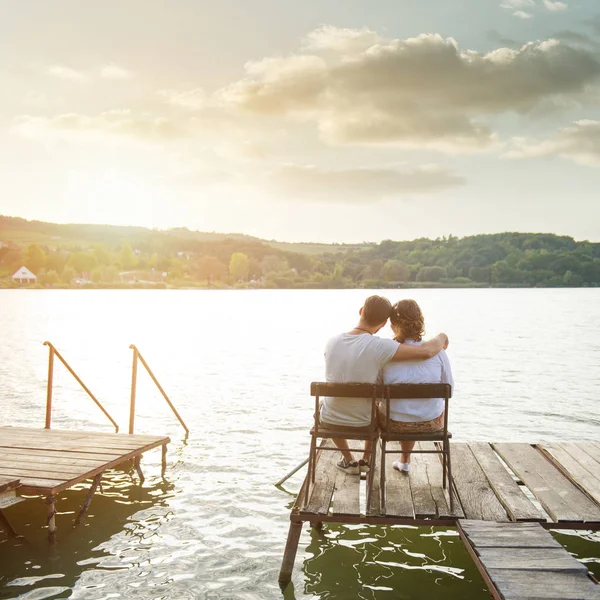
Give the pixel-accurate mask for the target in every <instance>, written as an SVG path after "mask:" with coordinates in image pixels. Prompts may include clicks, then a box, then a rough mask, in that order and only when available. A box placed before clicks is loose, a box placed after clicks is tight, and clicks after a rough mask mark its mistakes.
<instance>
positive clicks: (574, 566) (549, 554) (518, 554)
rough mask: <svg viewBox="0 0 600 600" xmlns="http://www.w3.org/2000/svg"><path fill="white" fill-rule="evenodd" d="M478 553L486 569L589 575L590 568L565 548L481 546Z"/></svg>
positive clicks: (478, 547)
mask: <svg viewBox="0 0 600 600" xmlns="http://www.w3.org/2000/svg"><path fill="white" fill-rule="evenodd" d="M476 549H477V553H478V554H479V557H480V559H481V560H482V562H483V564H484V565H485V567H486V569H487V570H488V571H489V570H490V569H512V570H516V571H520V570H526V571H568V572H571V573H583V574H584V575H587V572H588V569H587V567H586V566H585V565H584V564H583V563H580V562H579V561H578V560H577V559H576V558H573V557H572V556H571V555H570V554H569V553H568V552H567V551H566V550H565V549H564V548H562V547H560V548H554V547H553V548H530V547H529V548H511V549H510V552H507V550H506V548H505V547H503V548H481V547H480V546H479V544H477V548H476Z"/></svg>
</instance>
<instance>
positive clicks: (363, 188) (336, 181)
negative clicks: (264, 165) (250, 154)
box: [265, 164, 466, 203]
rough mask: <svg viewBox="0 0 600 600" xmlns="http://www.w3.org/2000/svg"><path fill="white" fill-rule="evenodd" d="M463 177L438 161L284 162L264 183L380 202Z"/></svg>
mask: <svg viewBox="0 0 600 600" xmlns="http://www.w3.org/2000/svg"><path fill="white" fill-rule="evenodd" d="M465 183H466V180H465V179H464V177H461V176H459V175H456V174H454V173H452V172H450V171H447V170H445V169H443V168H441V167H439V166H437V165H425V166H420V167H415V168H411V169H405V170H400V169H396V168H378V169H373V168H359V169H338V170H335V169H321V168H318V167H315V166H304V165H294V164H288V165H281V166H280V167H278V168H277V169H276V170H274V171H271V172H269V173H268V174H267V176H266V179H265V185H266V187H267V188H268V189H270V190H271V191H272V192H274V193H276V194H278V195H282V196H285V197H286V198H293V199H302V200H305V201H310V202H339V203H347V202H349V201H352V202H356V203H369V202H377V201H380V200H383V199H385V198H396V197H401V196H406V195H409V194H418V193H432V192H439V191H442V190H445V189H448V188H452V187H456V186H460V185H464V184H465Z"/></svg>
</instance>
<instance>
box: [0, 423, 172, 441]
mask: <svg viewBox="0 0 600 600" xmlns="http://www.w3.org/2000/svg"><path fill="white" fill-rule="evenodd" d="M13 434H14V435H19V436H23V435H29V436H32V437H33V436H38V437H40V438H43V439H48V438H53V437H57V436H60V437H62V438H68V437H73V438H80V437H81V436H85V437H86V438H88V439H93V438H103V439H105V440H135V441H136V442H140V441H141V442H146V443H151V442H153V441H156V440H157V439H158V438H161V437H164V436H157V435H147V434H139V433H134V434H129V433H108V432H104V431H82V430H71V429H43V428H31V427H0V440H1V439H3V438H4V437H5V436H10V435H13Z"/></svg>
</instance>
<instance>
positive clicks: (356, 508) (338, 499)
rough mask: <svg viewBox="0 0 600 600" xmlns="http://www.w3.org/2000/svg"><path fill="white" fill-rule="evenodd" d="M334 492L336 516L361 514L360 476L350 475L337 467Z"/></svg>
mask: <svg viewBox="0 0 600 600" xmlns="http://www.w3.org/2000/svg"><path fill="white" fill-rule="evenodd" d="M336 471H337V473H336V475H335V484H334V492H333V514H334V515H358V514H359V513H360V476H359V475H348V473H343V472H342V471H341V470H340V469H338V468H337V467H336Z"/></svg>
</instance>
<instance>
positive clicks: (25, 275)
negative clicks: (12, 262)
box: [12, 267, 37, 285]
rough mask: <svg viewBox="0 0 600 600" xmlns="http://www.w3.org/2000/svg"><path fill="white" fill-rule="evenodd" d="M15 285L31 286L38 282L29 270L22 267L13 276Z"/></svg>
mask: <svg viewBox="0 0 600 600" xmlns="http://www.w3.org/2000/svg"><path fill="white" fill-rule="evenodd" d="M12 280H13V283H18V284H21V285H22V284H24V283H25V284H29V283H35V282H36V281H37V277H36V276H35V275H34V274H33V273H32V272H31V271H30V270H29V269H28V268H27V267H21V268H20V269H19V270H18V271H17V272H16V273H15V274H14V275H13V276H12Z"/></svg>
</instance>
